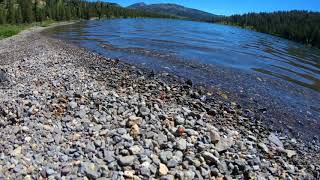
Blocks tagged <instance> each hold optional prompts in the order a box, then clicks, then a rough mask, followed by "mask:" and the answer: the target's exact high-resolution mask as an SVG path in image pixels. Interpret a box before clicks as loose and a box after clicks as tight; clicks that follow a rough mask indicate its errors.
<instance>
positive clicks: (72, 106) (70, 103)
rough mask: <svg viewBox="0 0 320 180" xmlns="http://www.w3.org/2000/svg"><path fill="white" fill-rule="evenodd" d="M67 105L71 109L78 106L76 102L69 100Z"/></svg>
mask: <svg viewBox="0 0 320 180" xmlns="http://www.w3.org/2000/svg"><path fill="white" fill-rule="evenodd" d="M69 107H70V108H71V109H75V108H77V107H78V104H77V103H76V102H74V101H71V102H69Z"/></svg>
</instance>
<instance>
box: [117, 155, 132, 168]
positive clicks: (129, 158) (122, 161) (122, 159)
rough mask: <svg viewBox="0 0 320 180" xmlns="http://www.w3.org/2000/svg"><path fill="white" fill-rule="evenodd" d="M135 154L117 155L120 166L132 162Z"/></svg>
mask: <svg viewBox="0 0 320 180" xmlns="http://www.w3.org/2000/svg"><path fill="white" fill-rule="evenodd" d="M135 159H136V156H120V157H118V162H119V164H120V165H121V166H130V165H132V164H133V162H134V160H135Z"/></svg>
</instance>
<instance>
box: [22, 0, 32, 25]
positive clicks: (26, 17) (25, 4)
mask: <svg viewBox="0 0 320 180" xmlns="http://www.w3.org/2000/svg"><path fill="white" fill-rule="evenodd" d="M21 4H22V6H21V7H22V16H23V22H25V23H31V22H32V21H33V19H34V18H33V12H32V0H21Z"/></svg>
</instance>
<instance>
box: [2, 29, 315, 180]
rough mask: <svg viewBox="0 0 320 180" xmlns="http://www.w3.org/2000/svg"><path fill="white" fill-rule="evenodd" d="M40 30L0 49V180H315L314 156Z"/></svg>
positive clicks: (239, 112)
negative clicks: (41, 32) (40, 32)
mask: <svg viewBox="0 0 320 180" xmlns="http://www.w3.org/2000/svg"><path fill="white" fill-rule="evenodd" d="M40 30H41V29H32V30H29V31H25V32H23V33H21V34H19V35H18V36H15V37H12V38H9V39H5V40H2V41H0V69H1V70H0V128H1V130H0V137H1V138H0V179H26V180H29V179H165V180H171V179H182V180H184V179H186V180H189V179H190V180H192V179H270V180H272V179H319V178H320V172H319V171H320V165H319V164H320V153H319V152H320V151H319V146H317V145H315V144H304V143H303V142H301V141H299V140H298V139H294V138H292V137H283V136H282V135H281V134H277V133H276V132H273V131H272V129H269V128H268V127H266V126H265V125H264V124H263V120H261V119H259V118H257V116H256V115H255V113H253V112H252V111H250V110H248V109H242V108H241V106H240V105H239V104H237V103H235V102H228V101H221V100H219V99H217V98H215V97H213V96H211V95H210V94H208V93H206V91H205V90H201V89H200V88H196V87H194V86H193V85H194V84H193V83H192V82H191V81H185V82H183V81H182V80H181V79H179V78H177V77H174V76H172V75H170V74H167V73H154V72H147V71H143V70H140V69H139V68H136V67H132V66H130V65H128V64H124V63H121V60H120V61H119V60H114V59H108V58H105V57H102V56H99V55H97V54H95V53H92V52H88V51H86V50H84V49H81V48H78V47H76V46H73V45H70V44H67V43H65V42H62V41H60V40H56V39H52V38H49V37H46V36H43V35H41V34H39V31H40Z"/></svg>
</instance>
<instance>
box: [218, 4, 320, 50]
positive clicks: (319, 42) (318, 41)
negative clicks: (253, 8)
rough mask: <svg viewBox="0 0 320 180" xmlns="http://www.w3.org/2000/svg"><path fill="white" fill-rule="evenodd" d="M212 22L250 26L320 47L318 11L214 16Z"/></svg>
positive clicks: (319, 14) (319, 16) (319, 15)
mask: <svg viewBox="0 0 320 180" xmlns="http://www.w3.org/2000/svg"><path fill="white" fill-rule="evenodd" d="M212 21H213V22H219V23H224V24H230V25H236V26H241V27H246V28H251V29H254V30H256V31H259V32H263V33H268V34H272V35H276V36H280V37H283V38H286V39H290V40H294V41H297V42H301V43H305V44H308V45H312V46H315V47H318V48H320V13H319V12H309V11H297V10H295V11H279V12H273V13H248V14H243V15H233V16H229V17H223V16H221V17H216V18H214V19H213V20H212Z"/></svg>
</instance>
